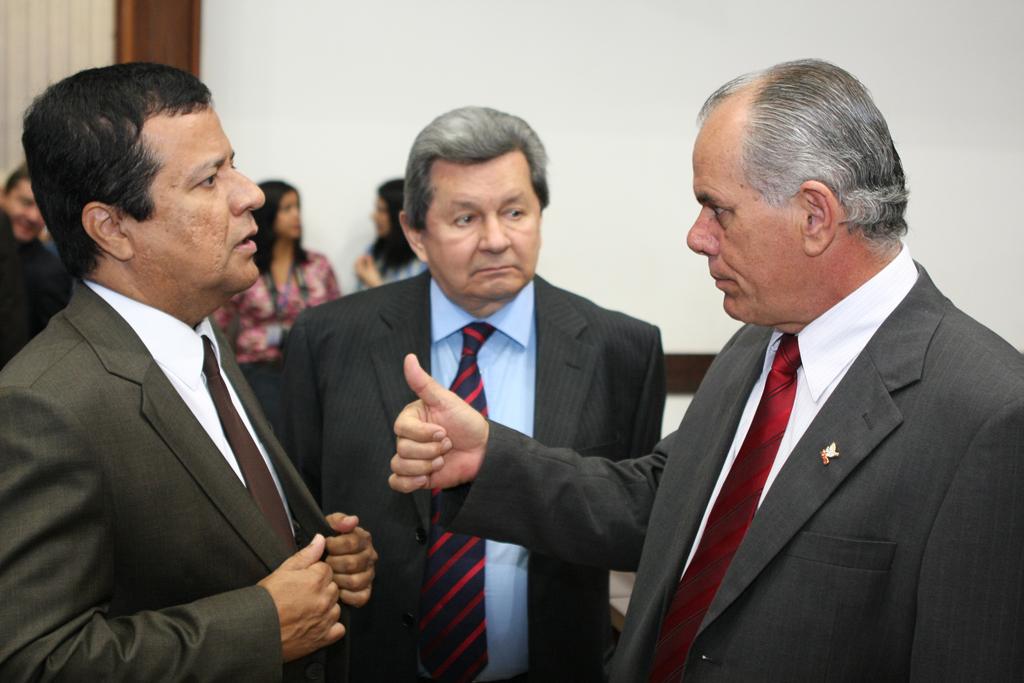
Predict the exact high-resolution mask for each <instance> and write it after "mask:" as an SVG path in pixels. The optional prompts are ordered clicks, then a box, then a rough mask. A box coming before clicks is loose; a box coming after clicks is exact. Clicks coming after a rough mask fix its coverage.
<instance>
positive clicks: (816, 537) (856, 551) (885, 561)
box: [785, 531, 896, 571]
mask: <svg viewBox="0 0 1024 683" xmlns="http://www.w3.org/2000/svg"><path fill="white" fill-rule="evenodd" d="M785 554H786V555H789V556H791V557H798V558H800V559H803V560H810V561H811V562H821V563H823V564H829V565H833V566H836V567H847V568H849V569H867V570H872V571H887V570H888V569H889V567H891V566H892V558H893V556H894V555H895V554H896V544H895V543H893V542H892V541H876V540H869V539H863V538H847V537H844V536H828V535H825V534H819V533H815V532H813V531H801V532H800V533H799V534H797V535H796V537H794V538H793V540H792V541H791V542H790V544H789V545H788V546H787V547H786V550H785Z"/></svg>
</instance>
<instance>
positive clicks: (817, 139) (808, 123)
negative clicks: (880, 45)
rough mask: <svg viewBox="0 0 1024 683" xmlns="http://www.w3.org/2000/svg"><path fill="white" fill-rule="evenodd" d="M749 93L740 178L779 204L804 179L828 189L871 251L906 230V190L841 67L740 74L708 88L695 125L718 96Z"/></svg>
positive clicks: (856, 87) (857, 86)
mask: <svg viewBox="0 0 1024 683" xmlns="http://www.w3.org/2000/svg"><path fill="white" fill-rule="evenodd" d="M748 87H749V88H750V91H751V93H752V102H751V105H750V111H749V122H748V124H747V132H746V137H745V139H744V141H743V166H744V174H745V176H746V178H747V181H748V182H750V184H751V185H752V186H753V187H754V188H755V189H757V190H758V191H759V192H760V193H761V194H762V195H763V196H764V198H765V200H766V201H767V202H768V203H769V204H771V205H773V206H781V205H782V204H783V203H784V202H785V201H786V200H788V199H789V198H790V197H792V196H793V195H794V194H796V192H797V190H798V189H799V187H800V185H801V184H802V183H803V182H804V181H807V180H817V181H819V182H822V183H824V184H825V185H827V186H828V187H829V189H831V190H832V191H833V192H834V193H835V194H836V197H837V198H838V199H839V201H840V203H841V204H842V205H843V208H844V209H845V210H846V214H847V222H848V226H847V227H848V229H849V230H851V231H853V230H854V229H859V230H860V231H861V233H862V234H863V235H864V236H865V237H866V238H868V239H869V240H871V241H872V242H873V243H874V244H876V245H877V246H879V247H883V248H885V247H891V246H893V245H894V244H895V243H898V242H899V238H900V237H901V236H902V235H904V234H905V233H906V232H907V222H906V220H905V219H904V217H903V213H904V211H905V210H906V208H907V197H908V196H909V192H908V191H907V188H906V185H905V179H904V176H903V166H902V164H901V163H900V157H899V155H898V154H897V153H896V147H895V145H894V144H893V141H892V137H891V136H890V134H889V127H888V125H886V123H885V118H884V117H883V116H882V113H881V112H880V111H878V108H877V107H876V106H875V103H874V102H873V101H872V99H871V95H870V93H869V92H868V90H867V88H865V87H864V85H863V84H862V83H861V82H860V81H858V80H857V79H856V78H854V77H853V76H852V75H851V74H849V73H847V72H846V71H844V70H843V69H840V68H839V67H837V66H835V65H834V64H829V63H828V62H825V61H821V60H816V59H805V60H799V61H794V62H785V63H783V64H777V65H775V66H773V67H770V68H768V69H766V70H764V71H762V72H757V73H752V74H746V75H744V76H740V77H739V78H736V79H733V80H732V81H729V82H728V83H726V84H725V85H723V86H722V87H721V88H719V89H718V90H716V91H715V92H714V93H713V94H712V95H711V97H709V98H708V99H707V101H706V102H705V103H704V106H703V107H702V108H701V111H700V116H699V121H700V122H701V123H703V122H704V121H705V120H706V119H707V117H708V115H709V114H710V113H711V112H712V111H713V110H714V109H715V107H717V106H718V105H719V104H721V103H722V102H723V101H724V100H725V99H727V98H728V97H730V96H731V95H734V94H736V93H737V92H739V91H741V90H744V89H746V88H748Z"/></svg>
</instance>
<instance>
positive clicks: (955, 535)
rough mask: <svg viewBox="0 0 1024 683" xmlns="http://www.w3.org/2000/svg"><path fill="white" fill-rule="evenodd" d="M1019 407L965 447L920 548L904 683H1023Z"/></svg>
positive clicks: (1023, 466) (1023, 465)
mask: <svg viewBox="0 0 1024 683" xmlns="http://www.w3.org/2000/svg"><path fill="white" fill-rule="evenodd" d="M1022 539H1024V399H1019V400H1016V401H1013V402H1011V403H1010V404H1008V405H1006V406H1005V407H1004V408H1003V409H1001V410H999V411H998V412H997V413H995V414H994V415H992V416H991V417H990V418H989V419H988V420H987V422H986V423H985V425H984V426H983V427H982V429H981V430H979V432H978V434H977V435H976V436H975V437H974V439H973V441H972V443H971V446H970V448H969V450H968V452H967V453H966V454H964V457H963V459H962V460H961V463H960V466H959V468H958V471H957V473H956V476H955V477H954V479H953V481H952V483H951V485H950V487H949V490H948V491H947V493H946V496H945V499H944V501H943V504H942V507H941V509H940V511H939V514H938V515H937V517H936V519H935V522H934V526H933V529H932V532H931V535H930V537H929V539H928V543H927V546H926V548H925V554H924V558H923V561H922V569H921V577H920V583H919V588H918V595H917V614H916V625H915V631H914V646H913V659H912V663H911V667H912V668H911V680H914V681H922V682H924V681H938V680H948V681H954V680H961V681H966V680H974V681H1011V680H1012V681H1019V680H1024V549H1022Z"/></svg>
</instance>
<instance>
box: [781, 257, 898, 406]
mask: <svg viewBox="0 0 1024 683" xmlns="http://www.w3.org/2000/svg"><path fill="white" fill-rule="evenodd" d="M917 277H918V273H917V267H916V266H915V265H914V261H913V259H911V257H910V250H909V249H907V247H906V245H903V247H902V249H901V250H900V253H899V254H897V255H896V258H894V259H893V260H892V261H890V262H889V263H888V264H887V265H886V266H885V268H883V269H882V270H881V271H879V272H878V273H876V274H875V275H874V277H872V278H871V279H870V280H868V281H867V282H865V283H864V284H862V285H861V286H860V287H858V288H857V289H856V290H854V292H853V293H851V294H850V295H849V296H847V297H846V298H845V299H843V300H842V301H840V302H839V303H837V304H836V305H835V306H833V307H832V308H830V309H829V310H827V311H825V313H823V314H822V315H820V316H818V317H817V318H816V319H815V320H813V321H812V322H811V323H810V324H809V325H807V327H805V328H804V329H803V330H801V331H800V333H799V334H798V335H797V338H798V339H799V341H800V363H801V365H802V366H803V374H804V380H805V382H806V383H807V388H808V390H809V391H810V394H811V397H812V398H813V399H814V400H815V401H818V400H819V399H820V398H821V396H822V394H823V393H824V392H825V390H826V389H827V388H828V387H829V386H830V385H831V384H832V383H833V382H834V381H835V380H836V378H837V377H839V376H840V374H841V373H842V372H843V371H844V370H845V369H846V368H847V367H849V366H850V364H852V363H853V361H854V360H855V359H856V358H857V356H858V355H859V354H860V352H861V351H862V350H863V349H864V347H865V346H867V344H868V342H869V341H870V340H871V337H873V336H874V334H875V332H877V331H878V328H879V327H881V326H882V323H883V322H885V319H886V318H888V317H889V315H890V314H891V313H892V312H893V311H894V310H895V309H896V307H897V306H899V304H900V302H901V301H903V299H904V298H905V297H906V296H907V294H908V293H909V292H910V290H911V289H912V288H913V286H914V283H916V282H917ZM781 336H782V333H781V332H778V331H776V332H775V334H774V335H773V336H772V344H771V345H770V346H772V347H774V345H775V344H776V343H777V341H778V339H779V337H781Z"/></svg>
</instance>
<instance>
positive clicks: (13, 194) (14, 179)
mask: <svg viewBox="0 0 1024 683" xmlns="http://www.w3.org/2000/svg"><path fill="white" fill-rule="evenodd" d="M0 209H3V210H2V211H0V222H4V223H8V224H9V226H10V230H11V231H12V232H13V234H14V239H15V240H16V241H17V243H18V260H19V261H20V265H21V272H22V274H23V276H24V279H25V285H24V289H25V306H26V309H27V310H26V315H27V316H28V317H27V323H28V336H29V338H32V337H34V336H35V335H37V334H39V333H40V332H42V331H43V328H44V327H46V324H47V323H48V322H50V318H52V317H53V315H54V314H55V313H57V311H60V310H61V309H63V308H64V307H65V306H67V305H68V299H70V298H71V278H70V277H69V276H68V272H67V271H66V270H65V269H64V266H63V265H61V262H60V259H59V258H57V256H56V255H55V254H54V253H53V252H52V251H50V250H49V249H47V248H46V247H45V246H44V245H43V243H42V241H41V240H40V235H41V234H42V232H43V229H44V228H45V227H46V223H45V222H44V221H43V215H42V214H41V213H40V212H39V206H38V205H37V204H36V199H35V195H34V194H33V193H32V180H31V178H29V175H28V167H27V166H25V164H22V165H20V166H18V167H17V168H16V169H14V171H12V172H11V174H10V175H9V176H7V182H6V183H4V195H3V202H2V203H0Z"/></svg>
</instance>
